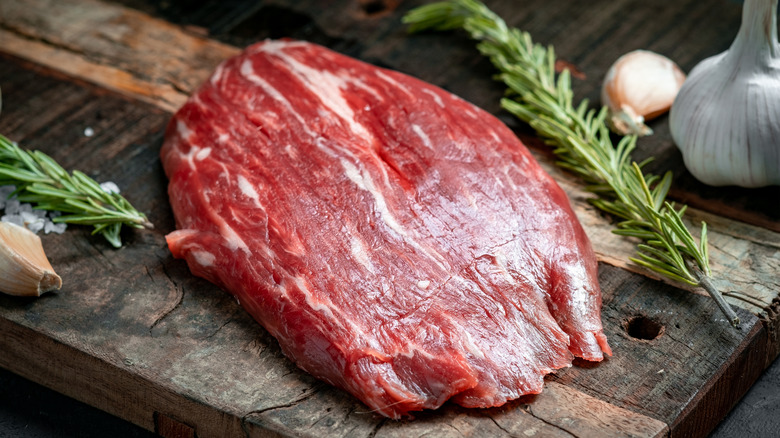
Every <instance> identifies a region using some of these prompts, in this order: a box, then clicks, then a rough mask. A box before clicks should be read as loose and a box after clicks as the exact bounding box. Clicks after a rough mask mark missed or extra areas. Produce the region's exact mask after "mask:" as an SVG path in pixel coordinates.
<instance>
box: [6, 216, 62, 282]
mask: <svg viewBox="0 0 780 438" xmlns="http://www.w3.org/2000/svg"><path fill="white" fill-rule="evenodd" d="M60 287H62V279H61V278H60V276H59V275H57V274H56V273H55V272H54V269H53V268H52V267H51V264H50V263H49V260H48V259H47V258H46V254H44V252H43V246H42V245H41V238H40V237H38V236H37V235H36V234H35V233H33V232H32V231H30V230H28V229H27V228H24V227H20V226H19V225H16V224H12V223H7V222H0V291H2V292H5V293H8V294H11V295H19V296H40V295H41V294H43V293H45V292H50V291H53V290H57V289H59V288H60Z"/></svg>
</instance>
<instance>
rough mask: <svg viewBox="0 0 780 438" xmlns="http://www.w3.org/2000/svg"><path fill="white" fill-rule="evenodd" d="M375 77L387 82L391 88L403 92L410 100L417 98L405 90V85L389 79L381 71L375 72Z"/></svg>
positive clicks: (388, 76)
mask: <svg viewBox="0 0 780 438" xmlns="http://www.w3.org/2000/svg"><path fill="white" fill-rule="evenodd" d="M376 76H377V77H378V78H379V79H382V80H383V81H385V82H387V83H388V84H390V85H392V86H393V87H395V88H397V89H399V90H401V91H403V92H404V93H405V94H406V95H407V96H410V97H412V98H415V99H416V98H417V96H415V95H414V93H412V92H411V91H409V89H408V88H406V85H404V84H402V83H400V82H398V81H396V80H395V79H393V78H391V77H390V75H387V74H385V73H384V72H383V71H381V70H377V71H376Z"/></svg>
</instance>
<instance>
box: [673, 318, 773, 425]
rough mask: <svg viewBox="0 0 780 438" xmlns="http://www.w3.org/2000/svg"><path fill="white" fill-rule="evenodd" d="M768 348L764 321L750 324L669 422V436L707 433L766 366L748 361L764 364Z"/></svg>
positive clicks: (723, 416) (732, 406) (730, 408)
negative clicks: (731, 351) (728, 354)
mask: <svg viewBox="0 0 780 438" xmlns="http://www.w3.org/2000/svg"><path fill="white" fill-rule="evenodd" d="M770 348H771V346H770V344H769V340H768V336H767V330H766V327H765V325H764V324H763V323H762V322H759V323H756V324H754V325H753V327H752V329H751V330H750V333H748V335H747V336H746V337H745V340H744V342H743V343H742V344H741V345H740V346H739V347H738V349H737V351H736V352H735V354H733V355H732V356H731V357H730V358H729V360H728V361H727V362H726V363H724V364H723V367H721V369H720V370H719V371H718V373H717V374H716V375H715V376H713V378H712V379H710V380H709V381H708V383H707V385H706V386H705V387H703V388H701V390H700V391H699V392H698V393H697V394H696V396H695V397H694V398H693V399H691V400H690V402H689V403H688V405H687V407H686V408H685V409H684V410H683V411H682V412H681V413H680V414H679V415H678V416H677V419H676V420H675V421H674V422H673V423H672V424H671V425H670V438H678V437H679V438H683V437H685V438H689V437H693V438H696V437H706V436H708V435H709V434H710V433H711V432H712V431H713V430H714V429H715V427H717V425H718V424H719V423H720V421H721V420H723V418H725V416H726V414H728V413H729V412H730V411H731V410H732V409H733V408H734V406H735V405H736V404H737V402H739V400H740V399H742V397H743V396H744V395H745V394H746V393H747V391H748V390H749V389H750V388H751V387H752V386H753V384H754V383H755V382H756V380H758V378H759V377H760V376H761V373H763V372H764V370H765V369H766V366H749V365H750V364H762V365H763V364H765V363H766V358H767V352H768V349H770ZM767 365H768V364H767Z"/></svg>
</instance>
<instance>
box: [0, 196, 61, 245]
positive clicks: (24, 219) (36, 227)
mask: <svg viewBox="0 0 780 438" xmlns="http://www.w3.org/2000/svg"><path fill="white" fill-rule="evenodd" d="M15 189H16V188H15V187H14V186H0V210H4V213H5V214H3V216H2V217H0V221H3V222H10V223H12V224H16V225H20V226H22V227H26V228H27V229H28V230H30V231H32V232H33V233H38V232H39V231H41V230H43V232H44V233H46V234H49V233H56V234H62V233H64V232H65V229H66V228H67V227H68V225H67V224H64V223H54V222H52V219H53V218H55V217H57V216H59V215H60V213H59V212H49V213H48V214H47V212H46V211H45V210H35V209H33V208H32V205H31V204H26V203H25V204H23V203H21V202H19V200H18V199H15V198H9V196H10V195H11V193H13V191H14V190H15Z"/></svg>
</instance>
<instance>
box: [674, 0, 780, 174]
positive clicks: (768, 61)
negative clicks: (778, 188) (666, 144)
mask: <svg viewBox="0 0 780 438" xmlns="http://www.w3.org/2000/svg"><path fill="white" fill-rule="evenodd" d="M776 7H777V0H746V2H745V10H744V12H743V22H742V27H741V28H740V33H739V34H738V36H737V39H736V40H735V41H734V44H732V46H731V48H730V49H729V50H728V51H726V52H724V53H721V54H719V55H715V56H713V57H711V58H707V59H705V60H704V61H702V62H701V63H700V64H699V65H697V66H696V67H694V69H693V70H692V71H691V73H690V74H689V75H688V79H687V80H686V81H685V83H684V84H683V87H682V89H681V90H680V92H679V94H678V95H677V98H676V99H675V101H674V104H673V105H672V109H671V112H670V114H669V129H670V131H671V134H672V139H673V140H674V142H675V143H676V144H677V146H678V147H679V149H680V151H681V152H682V155H683V159H684V161H685V167H686V168H687V169H688V170H689V171H690V172H691V174H692V175H693V176H694V177H696V179H698V180H699V181H701V182H703V183H705V184H709V185H712V186H725V185H737V186H741V187H763V186H768V185H780V59H779V58H778V54H780V47H778V44H777V30H776V24H775V23H776V22H775V19H774V13H775V11H776ZM760 14H772V19H771V20H769V16H768V15H767V16H764V18H765V19H764V20H759V21H758V23H761V24H760V25H755V24H757V23H756V20H757V19H759V18H761V15H760ZM746 21H748V23H746ZM762 21H763V22H762ZM770 21H771V23H770ZM746 24H747V26H746Z"/></svg>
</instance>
